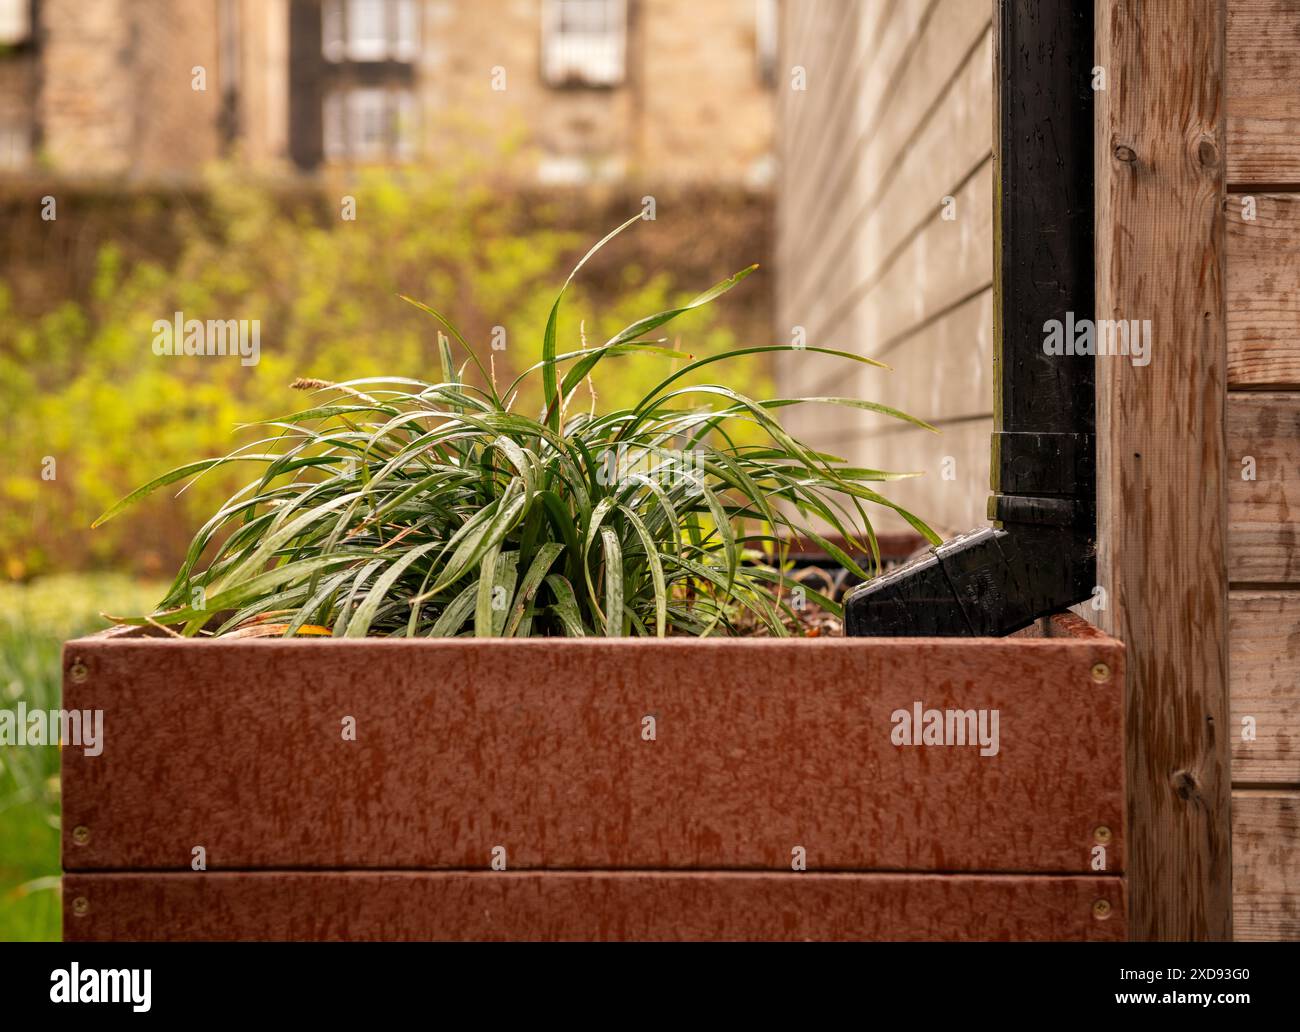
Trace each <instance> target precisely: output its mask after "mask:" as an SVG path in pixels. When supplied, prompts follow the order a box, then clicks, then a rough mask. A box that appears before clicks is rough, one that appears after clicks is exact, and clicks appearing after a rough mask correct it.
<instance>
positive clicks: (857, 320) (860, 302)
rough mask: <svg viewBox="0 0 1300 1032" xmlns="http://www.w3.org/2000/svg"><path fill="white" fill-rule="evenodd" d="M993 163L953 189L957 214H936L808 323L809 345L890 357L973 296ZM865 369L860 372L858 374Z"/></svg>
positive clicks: (980, 275)
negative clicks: (863, 281)
mask: <svg viewBox="0 0 1300 1032" xmlns="http://www.w3.org/2000/svg"><path fill="white" fill-rule="evenodd" d="M992 189H993V164H992V162H991V161H989V162H986V163H985V164H983V165H982V166H980V169H979V171H977V172H976V173H975V175H974V176H972V177H971V178H970V180H969V181H968V182H967V183H966V185H965V186H964V187H962V188H961V189H960V190H958V191H957V193H956V195H955V201H956V205H957V211H958V212H959V213H962V214H961V217H959V218H957V219H956V220H955V221H952V222H945V221H944V220H942V219H940V218H939V217H938V212H937V211H936V213H935V216H934V218H932V219H930V220H929V221H928V222H926V224H925V225H924V227H923V228H922V229H921V230H920V232H918V233H917V234H916V235H915V236H913V237H912V238H911V239H910V240H908V241H907V242H906V246H905V247H904V248H903V249H902V250H901V251H900V252H898V253H897V254H896V256H895V257H894V259H893V261H892V262H891V263H890V264H889V265H888V266H887V267H886V268H885V269H883V270H882V271H881V274H880V275H879V276H878V277H876V278H875V279H874V280H873V281H872V282H871V283H870V284H868V285H867V286H866V289H865V290H864V291H862V292H861V293H857V294H851V295H849V296H848V297H847V298H846V299H845V300H844V302H843V304H842V307H841V308H840V310H838V311H832V312H828V313H827V314H826V316H825V317H824V318H822V319H821V320H819V321H816V322H812V323H811V324H810V325H809V326H808V339H809V342H810V343H812V342H816V341H820V340H831V341H840V342H845V343H850V342H851V345H852V346H851V348H850V350H854V351H858V352H859V353H863V354H867V355H880V356H882V357H883V358H884V360H885V361H889V359H890V355H889V352H890V349H891V347H894V346H898V347H905V346H906V344H905V341H906V339H907V338H908V337H910V336H914V335H915V334H916V333H917V331H919V330H920V329H921V327H922V326H923V325H924V324H925V323H927V322H929V321H931V320H933V319H936V318H938V317H940V316H942V315H944V314H945V313H946V312H948V311H949V310H950V309H952V308H955V307H956V306H957V305H959V304H961V303H962V302H963V301H965V300H966V299H968V298H971V297H974V296H975V295H976V294H978V293H979V292H980V291H981V290H984V289H986V288H988V287H989V286H990V285H991V283H992V253H993V217H992V216H993V212H992V206H991V204H990V203H989V198H990V196H991V191H992ZM866 375H868V374H860V376H859V379H860V380H861V379H864V378H865V376H866Z"/></svg>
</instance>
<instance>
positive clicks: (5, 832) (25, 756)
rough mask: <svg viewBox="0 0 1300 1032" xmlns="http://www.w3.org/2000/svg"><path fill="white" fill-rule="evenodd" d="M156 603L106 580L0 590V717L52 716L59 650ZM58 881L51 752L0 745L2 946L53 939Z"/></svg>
mask: <svg viewBox="0 0 1300 1032" xmlns="http://www.w3.org/2000/svg"><path fill="white" fill-rule="evenodd" d="M161 596H162V588H161V587H160V586H159V585H157V584H139V583H136V582H134V581H131V580H129V579H128V578H125V577H119V576H114V575H106V574H97V575H90V576H58V577H48V578H45V579H43V580H39V581H36V582H34V583H33V584H29V585H17V584H0V708H2V709H8V710H16V709H17V707H18V703H19V701H20V700H22V701H25V702H26V703H27V708H28V709H29V710H31V709H35V708H37V707H39V708H42V709H50V708H57V707H58V706H59V694H60V689H59V679H60V669H61V667H60V655H61V650H62V646H63V642H64V641H66V640H67V639H68V638H75V637H77V636H78V635H82V634H86V633H89V632H91V631H95V630H99V629H100V628H102V627H104V626H106V625H107V621H105V620H103V619H102V618H101V617H100V616H99V614H100V613H101V612H107V613H118V614H133V613H139V612H143V611H146V610H148V609H150V608H152V606H153V605H154V603H156V602H157V601H158V599H159V598H160V597H161ZM105 734H106V735H107V734H111V732H110V731H108V730H107V729H106V730H105ZM58 877H59V750H58V748H57V747H56V746H21V747H20V746H15V745H0V941H13V940H23V941H26V940H48V939H58V938H59V934H60V933H59V928H60V902H59V880H58Z"/></svg>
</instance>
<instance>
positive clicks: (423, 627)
mask: <svg viewBox="0 0 1300 1032" xmlns="http://www.w3.org/2000/svg"><path fill="white" fill-rule="evenodd" d="M636 221H639V216H638V217H637V218H633V219H629V220H628V221H627V222H625V223H624V224H623V225H622V226H620V227H619V228H618V229H616V230H614V231H613V232H612V233H610V234H609V235H608V236H606V237H605V238H604V239H603V240H601V241H600V242H599V243H598V244H596V246H595V247H593V248H592V249H591V250H590V251H588V252H587V254H586V255H585V256H584V257H583V259H582V261H581V262H579V263H578V266H577V267H576V268H575V269H574V271H573V273H571V274H570V275H569V278H568V279H567V280H566V281H565V284H564V289H562V290H561V292H560V297H559V298H557V299H556V301H555V304H554V305H553V306H552V308H551V311H550V318H549V319H548V321H547V325H546V330H545V333H544V336H543V339H542V342H541V347H540V361H539V362H538V363H537V364H536V365H534V366H532V367H531V368H530V369H526V370H525V371H524V372H523V373H522V374H520V379H518V380H516V381H515V383H513V384H512V385H511V386H510V387H509V388H507V389H506V390H505V391H504V393H499V392H498V391H497V388H496V386H495V385H494V384H493V383H492V381H491V375H490V373H488V372H487V371H486V370H485V369H484V368H483V365H482V363H481V362H480V361H479V359H478V357H477V355H475V353H474V350H473V348H472V347H471V346H470V344H469V343H468V342H467V341H466V340H465V339H464V337H463V336H462V335H461V334H460V333H459V331H457V329H456V328H455V326H453V325H452V324H451V322H450V321H449V320H448V319H447V318H446V317H445V316H444V315H442V314H441V313H440V312H438V311H437V310H435V309H433V308H431V307H429V306H428V305H425V304H423V303H422V302H418V301H413V300H411V299H410V298H405V300H408V301H410V302H411V304H413V305H415V306H416V307H417V308H419V309H421V310H422V311H425V312H427V313H428V314H429V315H431V316H432V317H433V318H434V319H435V320H437V323H438V324H439V327H440V329H439V333H438V358H439V363H438V364H439V369H438V370H437V372H436V375H437V377H438V378H437V380H436V381H434V382H425V381H423V380H419V379H415V378H411V377H391V378H383V377H367V378H365V379H359V380H355V381H351V382H348V383H340V384H323V383H321V382H320V381H302V382H300V383H297V384H295V386H298V387H300V388H314V389H316V390H317V391H318V392H320V393H326V394H330V395H333V397H330V398H327V399H325V400H322V401H321V402H320V403H317V404H313V405H311V406H309V407H307V408H304V409H302V410H300V411H298V412H295V413H292V414H290V415H286V416H281V417H279V418H277V419H272V420H266V421H264V422H261V423H259V424H257V425H258V426H260V427H262V428H264V429H265V428H267V427H270V428H272V431H273V432H276V433H278V434H279V436H277V437H273V438H270V440H269V442H268V441H266V440H262V441H258V442H255V444H253V445H250V446H248V447H249V449H250V451H245V450H244V449H238V450H236V451H234V452H231V453H230V454H229V455H226V456H222V457H218V458H213V459H204V460H202V461H199V462H194V463H190V464H188V465H185V466H182V467H180V468H178V469H175V470H172V471H171V472H169V473H166V474H163V475H162V476H160V477H158V478H157V479H155V480H154V481H152V482H150V483H149V484H146V485H145V486H144V487H142V488H140V489H138V490H137V491H134V492H132V493H131V494H130V495H128V496H127V497H126V498H124V499H122V501H120V502H118V503H117V504H116V505H114V506H113V507H112V508H111V509H109V510H108V511H107V512H106V513H104V515H103V516H101V517H100V519H99V520H98V521H97V525H98V523H102V522H104V521H105V520H108V519H111V518H112V517H114V516H116V515H117V514H118V513H120V512H121V511H122V509H124V508H126V507H127V506H129V505H130V504H131V503H132V502H134V501H136V500H137V499H139V498H142V497H144V496H145V495H147V494H149V493H150V492H152V491H153V490H155V489H157V488H159V487H163V486H166V485H168V484H173V483H176V482H178V481H181V480H186V479H188V478H191V477H196V476H200V475H203V474H204V473H206V472H207V471H208V470H210V469H213V468H216V467H218V466H224V465H226V464H228V463H235V462H254V463H261V464H262V467H263V468H262V470H261V473H260V475H259V476H257V477H256V478H255V479H254V480H252V481H250V482H249V483H248V484H247V485H246V486H245V487H243V488H242V489H241V490H240V491H238V492H237V493H236V494H235V495H234V496H232V497H231V498H230V500H229V501H228V502H227V503H226V504H225V505H224V506H223V507H222V508H221V509H220V511H218V512H217V513H216V514H215V515H214V516H213V517H212V518H211V519H209V520H208V522H207V523H206V524H205V525H204V526H203V527H202V529H201V530H200V531H199V532H198V534H197V535H196V537H195V539H194V542H193V544H192V545H191V547H190V549H189V552H188V554H187V555H186V558H185V561H184V563H183V564H182V567H181V569H180V571H179V573H178V574H177V577H176V579H175V581H174V582H173V584H172V586H171V588H170V589H169V591H168V592H167V595H166V596H165V598H164V599H163V601H162V602H161V603H160V604H159V606H158V608H157V610H156V611H155V612H153V613H150V614H147V615H144V616H140V617H137V618H133V619H131V620H130V621H129V622H135V623H146V622H153V623H157V624H162V625H164V626H167V627H171V628H176V629H177V630H179V632H180V633H182V634H186V635H195V634H206V633H213V631H214V630H215V632H216V633H227V632H231V631H237V630H241V629H242V630H243V633H245V634H250V635H251V634H257V635H262V634H264V633H283V634H285V635H287V636H292V635H295V634H325V633H333V634H335V635H340V636H348V637H358V636H362V635H383V636H398V637H442V636H459V635H474V636H478V637H502V636H505V637H514V636H523V635H565V636H571V637H585V636H594V635H595V636H607V635H608V636H613V635H623V634H634V635H640V634H652V635H658V636H661V637H662V636H665V635H669V634H692V635H709V634H731V633H737V632H738V631H741V630H745V629H752V628H753V626H754V625H755V623H757V624H758V625H759V626H761V627H762V628H765V629H766V630H767V632H768V633H772V634H777V635H783V634H786V633H788V632H789V627H790V626H791V625H792V623H793V619H792V614H791V612H790V610H789V608H788V603H787V602H786V600H785V596H786V595H787V594H788V593H789V591H790V590H791V589H792V588H794V587H795V586H796V585H795V582H794V581H792V580H791V579H790V578H789V577H788V576H787V574H786V571H785V570H784V569H782V567H781V565H780V561H779V557H778V561H777V562H776V564H775V565H773V564H771V563H765V562H763V561H760V554H759V553H758V552H757V551H755V543H760V542H761V543H771V542H775V541H778V540H780V539H781V538H783V537H786V536H790V535H799V536H803V537H806V538H809V539H810V540H812V541H815V542H817V543H818V544H819V545H821V546H822V547H823V548H824V549H825V550H826V551H827V552H828V554H830V555H832V556H833V557H834V558H835V559H836V560H837V561H839V562H840V563H842V564H843V565H844V566H845V567H846V568H848V569H849V570H850V571H852V572H854V573H856V574H858V575H862V576H869V575H870V573H871V572H872V571H870V570H869V569H867V567H869V566H870V565H871V564H870V563H864V562H859V560H858V559H855V558H854V556H855V555H856V556H859V557H860V556H863V555H869V556H871V557H872V558H873V561H874V560H875V559H876V557H877V556H878V549H877V546H876V539H875V533H874V530H873V529H872V526H871V522H870V520H869V518H868V516H867V512H866V506H869V505H879V506H883V507H886V508H889V509H892V510H895V511H897V512H898V513H899V514H900V515H901V516H902V517H903V518H904V519H905V520H907V521H908V522H909V523H910V524H911V525H912V526H914V527H916V528H917V529H918V530H920V531H921V532H922V533H923V534H925V535H926V536H927V537H930V538H931V539H932V540H937V539H936V538H935V536H934V534H933V532H932V531H931V530H930V529H929V528H928V527H927V526H926V525H925V524H924V523H923V522H922V521H921V520H920V519H919V518H918V517H916V516H914V515H913V514H911V513H909V512H907V511H905V510H903V509H901V508H900V507H899V506H897V505H896V504H895V503H893V502H891V501H889V500H888V499H887V498H885V497H884V496H882V495H880V494H879V493H878V492H876V491H875V490H873V489H871V488H868V487H866V486H865V483H866V482H882V481H883V482H888V481H892V480H897V479H899V478H902V477H907V476H915V475H916V474H914V473H894V472H889V471H886V470H878V469H869V468H864V467H858V466H850V465H848V464H847V463H846V462H845V461H844V460H843V459H841V458H838V457H836V456H833V455H828V454H825V453H822V452H819V451H817V450H815V449H812V448H809V447H808V446H806V445H804V444H803V443H801V442H799V441H798V440H796V439H795V438H794V437H792V436H791V435H790V434H789V433H788V432H787V431H786V430H785V429H784V428H783V427H782V426H781V423H780V422H779V421H778V419H777V418H776V416H777V413H778V411H779V410H780V409H783V408H785V407H787V406H789V405H795V404H800V403H809V404H822V405H838V406H844V407H848V408H855V409H862V410H867V411H871V412H876V413H880V414H883V415H885V416H887V417H890V418H895V419H899V420H903V421H906V422H908V423H912V424H914V425H917V426H921V427H925V428H927V429H933V427H930V426H929V424H927V423H924V422H922V421H921V420H918V419H914V418H913V417H911V416H908V415H907V414H905V413H903V412H899V411H898V410H897V409H894V408H891V407H889V406H887V405H881V404H878V403H876V402H868V401H862V400H859V399H853V398H838V397H816V398H778V399H769V400H755V399H753V398H750V397H748V396H746V395H745V394H742V393H740V392H738V391H736V390H734V389H732V388H731V387H728V386H726V385H724V384H708V383H704V384H701V383H696V382H693V381H686V380H684V377H686V376H687V375H689V374H692V373H695V372H697V371H698V370H701V369H704V368H707V367H710V366H712V365H713V364H715V363H718V362H721V361H723V360H725V359H728V358H736V357H744V356H749V355H756V354H767V353H773V352H782V351H796V350H806V351H809V352H813V353H817V354H823V355H829V356H836V357H839V358H843V359H845V360H850V361H856V362H863V363H866V364H869V365H875V366H880V365H881V363H879V362H875V361H874V360H871V359H866V358H863V357H862V356H860V355H856V354H854V353H852V352H849V351H841V350H836V349H831V348H820V347H807V348H795V347H794V346H793V345H790V346H786V345H779V344H773V345H759V346H754V347H742V348H736V349H734V350H732V351H730V352H727V353H725V354H719V355H710V356H707V357H705V358H702V359H694V358H693V357H692V356H690V355H688V354H684V353H681V352H678V351H676V350H670V349H668V348H666V347H663V346H661V345H662V344H663V341H661V340H651V339H648V338H647V336H646V335H647V334H650V333H652V332H653V331H655V330H657V329H658V328H659V327H661V326H663V325H665V324H667V323H669V322H670V321H672V320H673V319H674V318H676V317H677V316H679V315H681V314H683V313H685V312H688V311H690V310H692V309H694V308H697V307H699V306H701V305H705V304H708V303H709V302H711V301H713V300H715V299H716V298H717V297H719V296H721V295H722V294H724V293H725V292H726V291H728V290H730V289H732V288H733V287H734V286H736V285H737V284H738V283H740V282H741V281H742V280H744V279H745V278H746V277H747V276H748V275H749V274H750V273H751V272H753V270H754V269H755V268H756V266H751V267H749V268H747V269H743V270H742V271H740V272H738V273H736V274H735V275H734V276H731V277H729V278H728V279H725V280H723V281H721V282H720V283H718V284H716V285H715V286H713V287H711V288H709V289H708V290H706V291H704V292H703V293H701V294H699V295H697V296H696V297H695V298H694V299H692V300H690V301H688V302H687V303H685V304H683V305H680V306H678V307H670V308H667V309H665V310H664V311H661V312H658V313H656V314H654V315H651V316H647V317H646V318H644V319H640V320H638V321H636V322H634V323H632V324H631V325H629V326H628V327H626V328H625V329H624V330H622V331H621V332H619V333H617V334H615V335H614V336H613V337H612V338H610V339H609V340H608V341H606V342H605V343H604V344H601V345H597V346H593V347H588V346H586V344H585V342H584V344H583V346H582V348H581V349H579V350H570V351H565V352H561V351H560V350H559V346H558V340H557V336H558V330H557V326H558V316H559V310H560V301H561V299H562V298H563V296H564V290H565V289H567V288H568V286H569V284H570V283H571V282H572V281H573V277H574V275H575V274H576V273H577V271H578V269H580V268H581V267H582V266H583V264H585V263H586V261H587V260H588V259H590V258H591V257H592V255H594V254H595V253H596V252H597V251H598V250H599V249H600V247H601V246H603V245H604V244H605V243H607V242H608V241H609V240H611V239H612V238H613V237H614V236H616V235H617V234H618V233H620V232H622V231H623V230H625V229H627V228H628V227H630V226H631V225H632V223H634V222H636ZM442 330H446V331H447V332H448V333H450V334H451V337H452V338H454V339H455V341H456V342H457V343H458V344H459V345H460V346H461V347H462V348H463V349H464V350H465V351H467V352H468V356H469V357H468V362H469V363H472V364H473V366H474V367H475V368H476V369H477V370H478V373H479V376H480V378H481V379H482V381H483V382H482V383H481V384H475V383H471V382H469V381H467V380H465V379H463V373H464V368H465V367H464V366H462V367H461V368H459V369H458V368H457V367H456V366H455V364H454V361H453V356H452V351H451V340H450V339H449V338H448V337H447V336H445V335H444V334H443V333H442V332H441V331H442ZM638 356H641V357H647V358H651V359H652V360H654V361H663V360H664V359H670V360H677V361H679V362H680V363H681V365H680V367H679V368H677V369H676V370H674V371H672V372H670V373H669V374H668V375H666V376H665V377H663V378H662V379H661V380H660V381H659V383H658V384H657V385H656V386H655V387H654V388H653V389H651V390H650V391H649V392H647V393H646V394H645V395H644V396H642V397H641V398H640V400H639V401H638V402H637V403H636V404H634V405H632V406H631V407H630V408H625V409H619V410H615V411H612V412H606V413H602V414H597V413H596V412H595V411H594V409H593V411H592V412H583V413H581V414H577V415H568V414H567V404H568V401H569V398H570V396H571V395H572V394H573V392H574V391H575V390H576V389H577V388H578V387H580V386H581V385H582V384H583V383H585V382H589V381H590V379H591V377H592V376H593V373H594V372H595V370H596V368H597V366H598V365H599V363H600V362H601V361H602V360H603V359H605V358H619V359H621V360H634V359H635V358H637V357H638ZM537 374H540V376H541V380H542V391H541V397H542V403H543V411H542V412H541V414H540V415H539V416H538V418H530V417H529V416H526V415H522V414H520V413H519V412H515V411H512V410H511V405H512V403H513V401H514V399H515V398H516V397H517V396H518V388H519V385H520V382H521V381H522V380H523V379H524V378H526V377H528V376H534V375H537ZM741 424H744V425H746V426H747V428H748V431H749V433H748V436H743V435H742V438H743V439H744V440H746V441H750V442H752V441H753V437H754V434H755V433H759V434H761V435H762V437H763V438H765V439H764V440H763V441H762V443H759V444H755V443H745V444H737V443H736V437H735V435H734V434H733V433H732V430H734V429H735V428H736V426H739V425H741ZM729 426H730V429H729ZM268 443H270V444H271V445H272V448H271V449H270V450H263V451H259V452H258V453H255V454H254V453H251V448H253V447H257V448H259V449H266V446H267V445H268ZM813 524H816V525H817V526H820V527H821V528H823V532H822V533H818V532H817V531H816V530H815V529H814V526H813ZM826 528H830V531H827V530H826ZM825 533H833V534H834V535H836V536H837V537H841V538H842V539H843V541H842V543H841V544H836V543H835V542H832V541H830V540H828V539H827V538H826V537H825V536H824V535H825ZM814 594H815V593H814ZM815 600H816V601H817V602H818V603H819V604H821V605H822V606H823V608H825V609H827V610H828V611H830V612H835V611H836V609H837V607H836V606H835V603H834V602H833V601H831V600H830V599H823V598H821V597H820V596H815ZM251 628H256V630H251ZM268 628H272V630H270V631H269V632H268ZM281 628H283V630H281Z"/></svg>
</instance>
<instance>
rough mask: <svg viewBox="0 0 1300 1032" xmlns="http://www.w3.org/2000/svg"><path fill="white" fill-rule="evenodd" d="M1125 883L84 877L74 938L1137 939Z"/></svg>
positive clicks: (817, 877)
mask: <svg viewBox="0 0 1300 1032" xmlns="http://www.w3.org/2000/svg"><path fill="white" fill-rule="evenodd" d="M1123 893H1124V885H1123V879H1122V878H1119V877H1101V878H1094V877H1086V876H1085V877H1054V876H1049V875H1033V876H1023V875H913V874H813V873H806V874H775V873H737V872H732V873H719V872H709V871H704V872H663V871H656V872H646V871H642V872H631V871H624V872H609V871H602V872H573V871H544V872H518V873H517V872H501V873H493V872H487V871H477V872H464V871H442V872H428V871H424V872H414V871H409V872H379V871H366V872H359V871H349V872H313V873H303V872H293V873H289V872H251V873H239V874H235V873H229V874H211V873H209V874H77V875H68V876H67V878H66V879H65V888H64V899H65V916H64V938H65V939H67V940H69V941H74V942H86V941H93V940H161V939H181V940H194V939H202V940H206V939H276V940H286V939H291V940H298V939H307V940H321V939H349V940H352V939H383V940H390V939H397V940H423V939H472V940H480V939H529V940H531V939H544V940H556V939H579V940H589V939H596V940H643V939H678V940H680V939H687V940H700V939H707V940H714V939H763V940H775V939H785V940H790V939H841V940H842V939H898V940H930V939H979V940H986V939H1015V940H1061V939H1102V940H1121V939H1124V938H1125V937H1126V935H1127V925H1126V917H1125V914H1126V908H1125V900H1124V895H1123Z"/></svg>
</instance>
